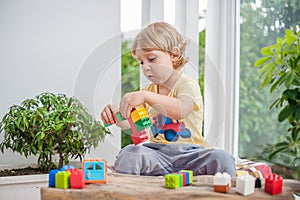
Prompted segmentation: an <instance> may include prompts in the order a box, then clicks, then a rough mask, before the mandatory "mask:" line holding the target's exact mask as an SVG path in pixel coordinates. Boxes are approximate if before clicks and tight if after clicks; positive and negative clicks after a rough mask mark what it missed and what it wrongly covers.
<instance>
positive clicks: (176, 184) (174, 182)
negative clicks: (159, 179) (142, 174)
mask: <svg viewBox="0 0 300 200" xmlns="http://www.w3.org/2000/svg"><path fill="white" fill-rule="evenodd" d="M182 180H183V179H182V174H174V173H173V174H167V175H166V176H165V187H166V188H171V189H176V188H180V187H182V186H183V184H182Z"/></svg>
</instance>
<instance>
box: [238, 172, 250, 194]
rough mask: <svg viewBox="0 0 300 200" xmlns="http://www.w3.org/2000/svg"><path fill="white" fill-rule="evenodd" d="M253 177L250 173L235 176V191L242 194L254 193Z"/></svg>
mask: <svg viewBox="0 0 300 200" xmlns="http://www.w3.org/2000/svg"><path fill="white" fill-rule="evenodd" d="M254 187H255V178H254V177H253V176H251V175H248V174H247V175H242V176H238V177H237V178H236V191H237V192H238V193H240V194H242V195H244V196H247V195H249V194H252V193H254Z"/></svg>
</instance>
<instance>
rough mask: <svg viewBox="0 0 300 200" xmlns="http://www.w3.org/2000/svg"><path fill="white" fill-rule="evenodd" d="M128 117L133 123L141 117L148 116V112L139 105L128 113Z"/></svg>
mask: <svg viewBox="0 0 300 200" xmlns="http://www.w3.org/2000/svg"><path fill="white" fill-rule="evenodd" d="M130 117H131V119H132V121H133V123H135V122H137V121H139V120H140V119H142V118H145V117H148V114H147V111H146V109H145V108H144V107H139V108H135V110H134V111H133V112H131V113H130Z"/></svg>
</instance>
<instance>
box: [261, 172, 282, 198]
mask: <svg viewBox="0 0 300 200" xmlns="http://www.w3.org/2000/svg"><path fill="white" fill-rule="evenodd" d="M265 192H267V193H269V194H272V195H276V194H280V193H281V192H282V177H281V176H279V175H277V174H271V175H269V176H267V177H266V179H265Z"/></svg>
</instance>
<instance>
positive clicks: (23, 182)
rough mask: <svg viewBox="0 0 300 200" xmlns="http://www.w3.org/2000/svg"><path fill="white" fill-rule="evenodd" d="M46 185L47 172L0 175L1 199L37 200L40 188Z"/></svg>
mask: <svg viewBox="0 0 300 200" xmlns="http://www.w3.org/2000/svg"><path fill="white" fill-rule="evenodd" d="M47 186H48V174H41V175H24V176H7V177H0V194H1V199H5V200H10V199H24V200H27V199H28V200H39V199H41V197H40V188H41V187H47Z"/></svg>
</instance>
